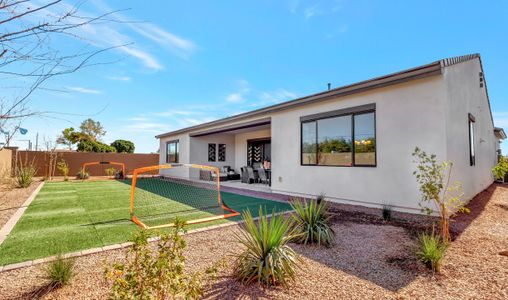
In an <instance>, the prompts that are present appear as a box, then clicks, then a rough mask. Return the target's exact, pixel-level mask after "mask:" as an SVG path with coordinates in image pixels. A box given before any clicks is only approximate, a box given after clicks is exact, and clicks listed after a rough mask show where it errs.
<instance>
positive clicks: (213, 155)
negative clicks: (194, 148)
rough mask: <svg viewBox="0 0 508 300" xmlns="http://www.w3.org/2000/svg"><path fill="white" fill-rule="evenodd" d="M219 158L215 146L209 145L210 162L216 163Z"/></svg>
mask: <svg viewBox="0 0 508 300" xmlns="http://www.w3.org/2000/svg"><path fill="white" fill-rule="evenodd" d="M216 157H217V148H216V145H215V144H208V161H215V160H216Z"/></svg>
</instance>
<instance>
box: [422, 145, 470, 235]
mask: <svg viewBox="0 0 508 300" xmlns="http://www.w3.org/2000/svg"><path fill="white" fill-rule="evenodd" d="M413 157H414V158H415V162H416V163H417V164H418V165H417V169H416V171H414V172H413V175H415V177H416V181H417V182H418V184H420V192H421V193H422V200H421V202H420V206H421V207H422V211H423V212H426V213H427V214H429V215H430V214H432V213H433V212H434V209H433V208H431V207H429V206H427V204H426V203H428V202H433V203H434V205H435V207H436V208H437V211H438V213H439V217H440V218H441V220H440V223H439V227H440V230H441V237H442V239H443V241H445V242H448V241H450V231H449V224H450V218H451V217H452V216H454V215H455V214H456V213H458V212H466V213H467V212H469V209H467V208H466V207H464V205H465V203H466V202H465V201H463V200H462V199H461V198H462V195H463V193H462V186H461V184H460V182H455V183H454V184H453V185H451V186H450V185H449V182H450V175H451V172H452V167H453V163H452V162H450V161H443V162H441V163H438V162H437V158H436V155H435V154H431V155H428V154H427V153H426V152H425V151H422V150H421V149H419V148H418V147H416V148H415V150H414V152H413Z"/></svg>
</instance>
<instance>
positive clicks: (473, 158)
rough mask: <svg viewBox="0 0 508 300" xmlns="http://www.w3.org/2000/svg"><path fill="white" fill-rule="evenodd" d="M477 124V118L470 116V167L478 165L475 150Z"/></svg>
mask: <svg viewBox="0 0 508 300" xmlns="http://www.w3.org/2000/svg"><path fill="white" fill-rule="evenodd" d="M475 122H476V119H475V117H474V116H473V115H472V114H469V118H468V124H469V165H470V166H474V165H475V164H476V156H475V149H474V139H475V134H474V127H475V126H474V124H475Z"/></svg>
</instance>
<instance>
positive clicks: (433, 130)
mask: <svg viewBox="0 0 508 300" xmlns="http://www.w3.org/2000/svg"><path fill="white" fill-rule="evenodd" d="M505 137H506V135H505V134H504V131H503V130H502V129H501V128H494V124H493V119H492V113H491V109H490V104H489V97H488V92H487V85H486V82H485V77H484V72H483V69H482V63H481V58H480V55H479V54H471V55H465V56H459V57H453V58H446V59H442V60H438V61H435V62H432V63H429V64H426V65H423V66H419V67H416V68H412V69H408V70H404V71H400V72H397V73H393V74H388V75H385V76H381V77H377V78H372V79H369V80H365V81H362V82H358V83H354V84H351V85H347V86H342V87H339V88H334V89H331V90H327V91H324V92H321V93H317V94H314V95H309V96H306V97H302V98H298V99H295V100H291V101H287V102H283V103H280V104H276V105H272V106H268V107H265V108H261V109H257V110H253V111H249V112H246V113H242V114H238V115H234V116H231V117H227V118H223V119H220V120H216V121H212V122H208V123H203V124H200V125H196V126H192V127H188V128H183V129H180V130H176V131H172V132H168V133H164V134H160V135H158V136H157V138H158V139H159V140H160V163H161V164H164V163H195V164H205V165H213V166H231V167H232V168H234V169H235V170H237V171H238V172H239V170H240V168H241V167H243V166H247V165H251V164H253V163H256V162H261V161H263V160H269V161H270V162H271V178H272V180H271V187H270V188H271V191H272V192H275V193H283V194H289V195H297V196H306V197H315V196H317V195H319V194H322V193H324V194H325V195H326V198H327V199H328V200H330V201H335V202H339V203H346V204H355V205H364V206H368V207H382V205H391V206H392V207H393V209H395V210H399V211H405V212H413V213H418V212H420V208H419V206H418V203H419V200H420V193H419V190H418V186H417V184H416V181H415V178H414V176H413V174H412V173H413V171H414V170H415V163H414V162H413V157H412V155H411V154H412V152H413V150H414V148H415V147H416V146H418V147H420V148H421V149H423V150H425V151H426V152H428V153H434V154H436V155H437V157H438V159H439V160H450V161H452V162H453V163H454V167H453V172H452V180H454V181H455V180H458V181H460V182H461V183H462V186H463V191H464V198H465V199H471V198H472V197H473V196H475V195H476V194H477V193H479V192H480V191H482V190H483V189H485V188H487V187H488V186H489V185H490V184H491V183H492V182H493V176H492V174H491V169H492V167H493V166H494V165H495V164H496V162H497V151H498V149H499V142H500V140H501V139H504V138H505ZM211 152H212V154H213V155H212V157H211V158H210V155H209V154H210V153H211ZM162 175H164V171H162Z"/></svg>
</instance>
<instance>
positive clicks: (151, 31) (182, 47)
mask: <svg viewBox="0 0 508 300" xmlns="http://www.w3.org/2000/svg"><path fill="white" fill-rule="evenodd" d="M129 26H130V27H131V28H132V29H133V30H134V31H136V32H137V33H139V34H141V35H143V36H144V37H146V38H148V39H150V40H152V41H154V42H156V43H157V44H159V45H160V46H163V47H165V48H166V49H168V50H169V51H171V52H173V53H174V54H177V55H178V56H180V57H185V58H187V57H188V56H189V55H190V54H191V53H192V52H193V51H194V50H195V49H196V44H194V42H192V41H190V40H187V39H184V38H182V37H180V36H177V35H176V34H174V33H171V32H168V31H166V30H164V29H162V28H160V27H159V26H156V25H154V24H148V23H141V24H139V23H129Z"/></svg>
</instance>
